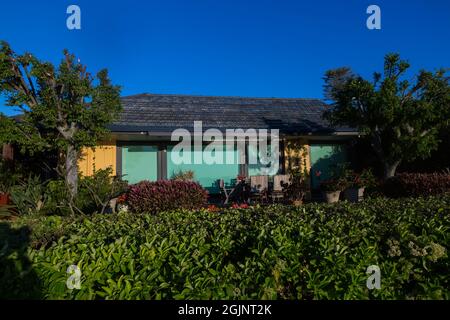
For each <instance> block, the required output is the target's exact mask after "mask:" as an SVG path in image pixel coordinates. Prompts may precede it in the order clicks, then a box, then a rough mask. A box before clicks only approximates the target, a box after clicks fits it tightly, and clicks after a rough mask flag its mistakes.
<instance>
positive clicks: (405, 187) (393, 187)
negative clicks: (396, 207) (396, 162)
mask: <svg viewBox="0 0 450 320" xmlns="http://www.w3.org/2000/svg"><path fill="white" fill-rule="evenodd" d="M383 189H384V193H385V194H386V195H387V196H388V197H392V198H399V197H420V196H423V195H439V194H443V193H449V192H450V174H447V173H400V174H398V175H396V176H395V177H392V178H389V179H388V180H387V181H386V182H385V183H384V186H383Z"/></svg>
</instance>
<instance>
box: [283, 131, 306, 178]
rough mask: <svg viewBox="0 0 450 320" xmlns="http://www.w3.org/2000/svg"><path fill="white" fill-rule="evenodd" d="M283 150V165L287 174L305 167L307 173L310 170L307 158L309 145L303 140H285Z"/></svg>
mask: <svg viewBox="0 0 450 320" xmlns="http://www.w3.org/2000/svg"><path fill="white" fill-rule="evenodd" d="M284 145H285V149H284V159H285V162H284V165H285V168H286V171H287V173H289V172H290V171H293V170H298V169H300V170H301V171H303V170H304V169H305V167H306V170H307V172H308V173H309V170H310V169H311V159H310V157H309V144H308V141H306V140H304V139H289V140H286V141H285V143H284Z"/></svg>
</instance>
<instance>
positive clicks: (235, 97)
mask: <svg viewBox="0 0 450 320" xmlns="http://www.w3.org/2000/svg"><path fill="white" fill-rule="evenodd" d="M142 96H153V97H192V98H227V99H253V100H267V99H271V100H305V101H306V100H319V101H322V102H324V100H323V99H322V98H292V97H291V98H282V97H247V96H221V95H218V96H216V95H201V94H178V93H148V92H145V93H138V94H132V95H127V96H122V97H121V98H136V97H142Z"/></svg>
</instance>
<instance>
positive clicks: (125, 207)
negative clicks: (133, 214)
mask: <svg viewBox="0 0 450 320" xmlns="http://www.w3.org/2000/svg"><path fill="white" fill-rule="evenodd" d="M128 210H129V208H128V205H126V204H124V203H119V204H118V205H117V211H119V212H128Z"/></svg>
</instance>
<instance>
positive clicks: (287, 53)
mask: <svg viewBox="0 0 450 320" xmlns="http://www.w3.org/2000/svg"><path fill="white" fill-rule="evenodd" d="M70 4H76V5H79V6H80V8H81V12H82V16H81V26H82V29H81V30H75V31H70V30H68V29H67V28H66V18H67V16H68V15H67V14H66V8H67V7H68V6H69V5H70ZM371 4H376V5H378V6H380V8H381V19H382V22H381V23H382V29H381V30H368V29H367V28H366V19H367V17H368V15H367V14H366V8H367V7H368V6H369V5H371ZM449 16H450V1H447V0H409V1H406V0H405V1H381V0H373V1H364V0H345V1H342V0H335V1H320V0H319V1H274V0H273V1H264V0H258V1H249V0H240V1H234V0H226V1H225V0H182V1H181V0H180V1H142V0H127V1H92V0H91V1H82V0H72V1H65V0H64V1H62V0H59V1H50V0H44V1H42V0H41V1H7V2H6V1H5V2H3V3H2V8H1V11H0V39H3V40H6V41H8V42H9V43H10V44H11V45H12V46H13V48H14V49H15V50H16V51H18V52H24V51H30V52H32V53H34V54H35V55H37V56H38V57H39V58H41V59H43V60H47V61H52V62H55V63H57V62H59V61H60V59H61V57H62V50H63V49H64V48H68V49H69V50H70V51H72V52H73V53H75V54H76V55H77V56H78V57H79V58H80V59H81V61H82V62H83V63H85V64H86V65H87V66H88V69H89V70H90V71H92V72H95V71H98V70H99V69H101V68H103V67H106V68H108V70H109V71H110V76H111V78H112V80H113V82H114V83H116V84H119V85H121V86H122V87H123V91H122V94H123V95H130V94H137V93H143V92H150V93H178V94H199V95H226V96H254V97H317V98H321V97H322V85H323V81H322V77H323V74H324V72H325V71H326V70H328V69H331V68H336V67H340V66H351V67H352V68H353V69H354V70H355V71H356V72H358V73H360V74H362V75H366V76H370V75H371V74H372V73H373V71H376V70H380V68H381V67H382V63H383V56H384V55H385V54H386V53H387V52H399V53H400V54H401V55H402V56H403V57H404V58H406V59H408V60H409V61H410V62H411V64H412V66H413V67H414V70H418V69H422V68H425V69H436V68H438V67H450V41H449V40H450V37H449V32H450V19H449ZM8 109H9V108H8ZM0 111H2V112H5V113H7V114H11V111H7V108H6V107H4V106H3V103H2V101H1V100H0Z"/></svg>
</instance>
